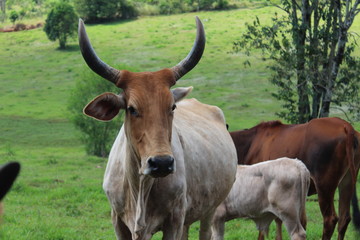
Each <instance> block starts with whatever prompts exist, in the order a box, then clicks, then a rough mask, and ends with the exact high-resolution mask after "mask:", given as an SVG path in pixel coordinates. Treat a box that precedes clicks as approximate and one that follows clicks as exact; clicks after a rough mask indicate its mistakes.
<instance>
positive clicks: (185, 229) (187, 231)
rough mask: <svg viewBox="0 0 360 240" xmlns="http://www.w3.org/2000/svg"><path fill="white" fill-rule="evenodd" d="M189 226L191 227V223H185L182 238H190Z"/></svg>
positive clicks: (184, 239) (182, 239) (186, 239)
mask: <svg viewBox="0 0 360 240" xmlns="http://www.w3.org/2000/svg"><path fill="white" fill-rule="evenodd" d="M189 228H190V226H189V225H184V226H183V234H182V237H181V240H188V238H189Z"/></svg>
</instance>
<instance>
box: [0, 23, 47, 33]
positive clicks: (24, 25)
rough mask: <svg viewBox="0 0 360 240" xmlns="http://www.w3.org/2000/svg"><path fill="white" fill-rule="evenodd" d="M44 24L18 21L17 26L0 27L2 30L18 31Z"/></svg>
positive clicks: (0, 30)
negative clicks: (28, 23)
mask: <svg viewBox="0 0 360 240" xmlns="http://www.w3.org/2000/svg"><path fill="white" fill-rule="evenodd" d="M42 26H43V24H42V23H37V24H35V25H34V24H30V25H26V24H23V23H18V24H16V25H15V26H11V27H4V28H0V32H17V31H24V30H30V29H35V28H40V27H42Z"/></svg>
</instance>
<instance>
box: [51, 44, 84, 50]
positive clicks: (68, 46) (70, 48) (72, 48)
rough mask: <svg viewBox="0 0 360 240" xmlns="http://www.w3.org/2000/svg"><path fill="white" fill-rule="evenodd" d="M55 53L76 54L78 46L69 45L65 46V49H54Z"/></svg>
mask: <svg viewBox="0 0 360 240" xmlns="http://www.w3.org/2000/svg"><path fill="white" fill-rule="evenodd" d="M56 51H60V52H78V51H80V47H79V45H78V44H69V45H66V47H65V48H60V47H58V48H56Z"/></svg>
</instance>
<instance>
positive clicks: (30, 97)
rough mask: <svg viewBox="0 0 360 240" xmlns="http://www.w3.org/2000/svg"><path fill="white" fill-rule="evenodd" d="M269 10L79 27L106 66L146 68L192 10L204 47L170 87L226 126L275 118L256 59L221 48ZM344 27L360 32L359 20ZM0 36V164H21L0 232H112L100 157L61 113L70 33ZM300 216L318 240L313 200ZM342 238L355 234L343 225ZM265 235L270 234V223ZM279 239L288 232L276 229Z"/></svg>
mask: <svg viewBox="0 0 360 240" xmlns="http://www.w3.org/2000/svg"><path fill="white" fill-rule="evenodd" d="M274 11H278V10H277V9H275V8H269V7H266V8H258V9H241V10H231V11H222V12H199V13H186V14H180V15H173V16H157V17H142V18H139V19H137V20H133V21H124V22H113V23H109V24H102V25H87V32H88V35H89V37H90V39H91V42H92V44H93V46H94V48H95V50H96V51H97V53H98V55H99V56H100V57H101V58H102V59H103V60H104V61H105V62H107V63H108V64H110V65H113V66H116V65H127V66H131V68H132V69H139V70H141V71H155V70H159V69H161V68H164V67H171V66H173V65H175V64H177V63H178V62H179V61H180V60H182V59H183V58H184V57H185V56H186V55H187V53H188V51H189V50H190V49H191V47H192V44H193V41H194V38H195V20H194V18H195V15H198V16H199V17H200V19H202V21H203V23H204V26H205V31H206V36H207V45H206V49H205V53H204V56H203V58H202V60H201V61H200V63H199V64H198V66H197V67H196V68H195V69H194V70H193V71H192V72H190V73H189V74H187V75H186V76H184V77H183V79H181V80H180V81H179V82H178V84H177V85H178V86H190V85H192V86H194V90H193V92H192V93H191V95H190V97H195V98H197V99H199V100H200V101H202V102H205V103H209V104H213V105H217V106H219V107H221V108H222V109H223V110H224V113H225V116H226V119H227V122H228V123H229V125H230V130H235V129H242V128H249V127H252V126H253V125H255V124H257V123H259V122H260V121H264V120H273V119H276V117H275V114H274V113H275V112H276V111H278V110H279V107H280V103H279V102H277V101H276V100H274V99H273V98H272V97H271V91H272V90H274V87H273V86H271V85H270V84H269V83H268V81H267V79H268V76H269V74H270V73H269V71H268V70H267V68H266V63H264V62H262V61H260V60H259V59H257V58H256V57H252V58H251V60H252V66H251V67H250V68H244V67H243V61H244V60H245V59H246V57H245V56H244V55H243V54H229V53H228V52H230V51H231V50H232V42H233V41H235V40H236V39H238V38H239V36H240V33H241V32H242V31H243V30H244V23H245V22H247V21H252V19H253V17H254V16H255V15H258V16H259V17H260V19H262V20H263V21H265V22H266V21H268V20H269V19H270V17H271V16H272V13H273V12H274ZM352 30H353V31H355V32H357V33H360V21H357V22H356V23H355V26H354V27H353V29H352ZM0 42H1V48H0V82H1V85H0V132H1V134H0V159H1V160H0V163H3V162H7V161H19V162H21V164H22V171H21V174H20V177H19V178H18V180H17V181H16V183H15V185H14V187H13V189H12V192H11V193H10V194H9V195H8V196H7V197H6V199H5V201H4V203H5V215H4V219H3V224H2V226H1V229H0V239H10V240H11V239H14V240H15V239H16V240H18V239H29V240H33V239H35V240H36V239H71V240H72V239H114V238H115V237H114V233H113V228H112V224H111V220H110V207H109V204H108V201H107V199H106V197H105V194H104V193H103V191H102V187H101V184H102V176H103V173H104V170H105V169H104V168H105V166H106V161H107V160H106V159H102V158H96V157H90V156H87V155H86V154H85V150H84V146H83V145H82V143H81V142H80V141H79V138H78V135H79V133H78V132H77V130H76V129H75V128H74V127H73V126H72V125H71V124H70V123H69V121H68V119H67V114H68V113H67V111H66V105H67V99H68V97H69V95H70V92H71V91H72V89H73V87H74V86H75V82H76V81H77V79H78V78H79V76H81V74H82V72H84V71H90V70H89V69H88V68H87V66H86V65H85V62H84V60H83V59H82V57H81V54H80V51H79V48H78V44H77V40H76V39H73V40H71V41H70V42H69V49H68V50H66V51H60V50H58V43H57V42H50V41H49V40H48V39H47V38H46V35H45V33H44V32H43V31H42V29H34V30H30V31H23V32H14V33H0ZM359 52H360V51H359V49H357V53H359ZM94 97H95V96H94ZM356 126H360V125H359V123H356ZM358 130H359V129H358ZM114 138H115V136H114ZM307 214H308V221H309V223H308V239H319V238H320V237H321V233H322V232H321V231H322V218H321V215H320V211H319V208H318V204H317V202H313V201H311V202H308V203H307ZM198 228H199V224H198V223H196V224H194V226H193V227H192V229H191V235H190V239H197V236H198V233H197V231H198ZM160 236H161V233H159V234H157V235H156V237H155V238H154V239H160ZM240 237H241V238H242V239H255V238H256V237H257V231H256V228H255V225H254V223H253V222H251V221H245V220H234V221H231V222H229V223H228V224H227V232H226V239H234V240H235V239H239V238H240ZM335 237H336V233H335V235H334V238H335ZM346 237H347V238H346V239H355V233H354V230H353V227H352V226H350V228H349V230H348V232H347V236H346ZM270 238H274V231H273V226H272V230H271V231H270ZM284 239H288V236H287V233H286V232H285V230H284Z"/></svg>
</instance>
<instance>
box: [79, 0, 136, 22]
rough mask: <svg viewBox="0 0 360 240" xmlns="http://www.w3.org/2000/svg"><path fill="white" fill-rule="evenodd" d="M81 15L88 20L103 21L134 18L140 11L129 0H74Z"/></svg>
mask: <svg viewBox="0 0 360 240" xmlns="http://www.w3.org/2000/svg"><path fill="white" fill-rule="evenodd" d="M74 3H75V7H76V10H77V12H78V13H79V15H80V17H81V18H83V19H84V20H85V21H87V22H102V21H108V20H112V19H117V18H123V19H128V18H134V17H136V16H137V15H138V11H137V10H136V8H135V6H134V5H133V2H132V1H127V0H74Z"/></svg>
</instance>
